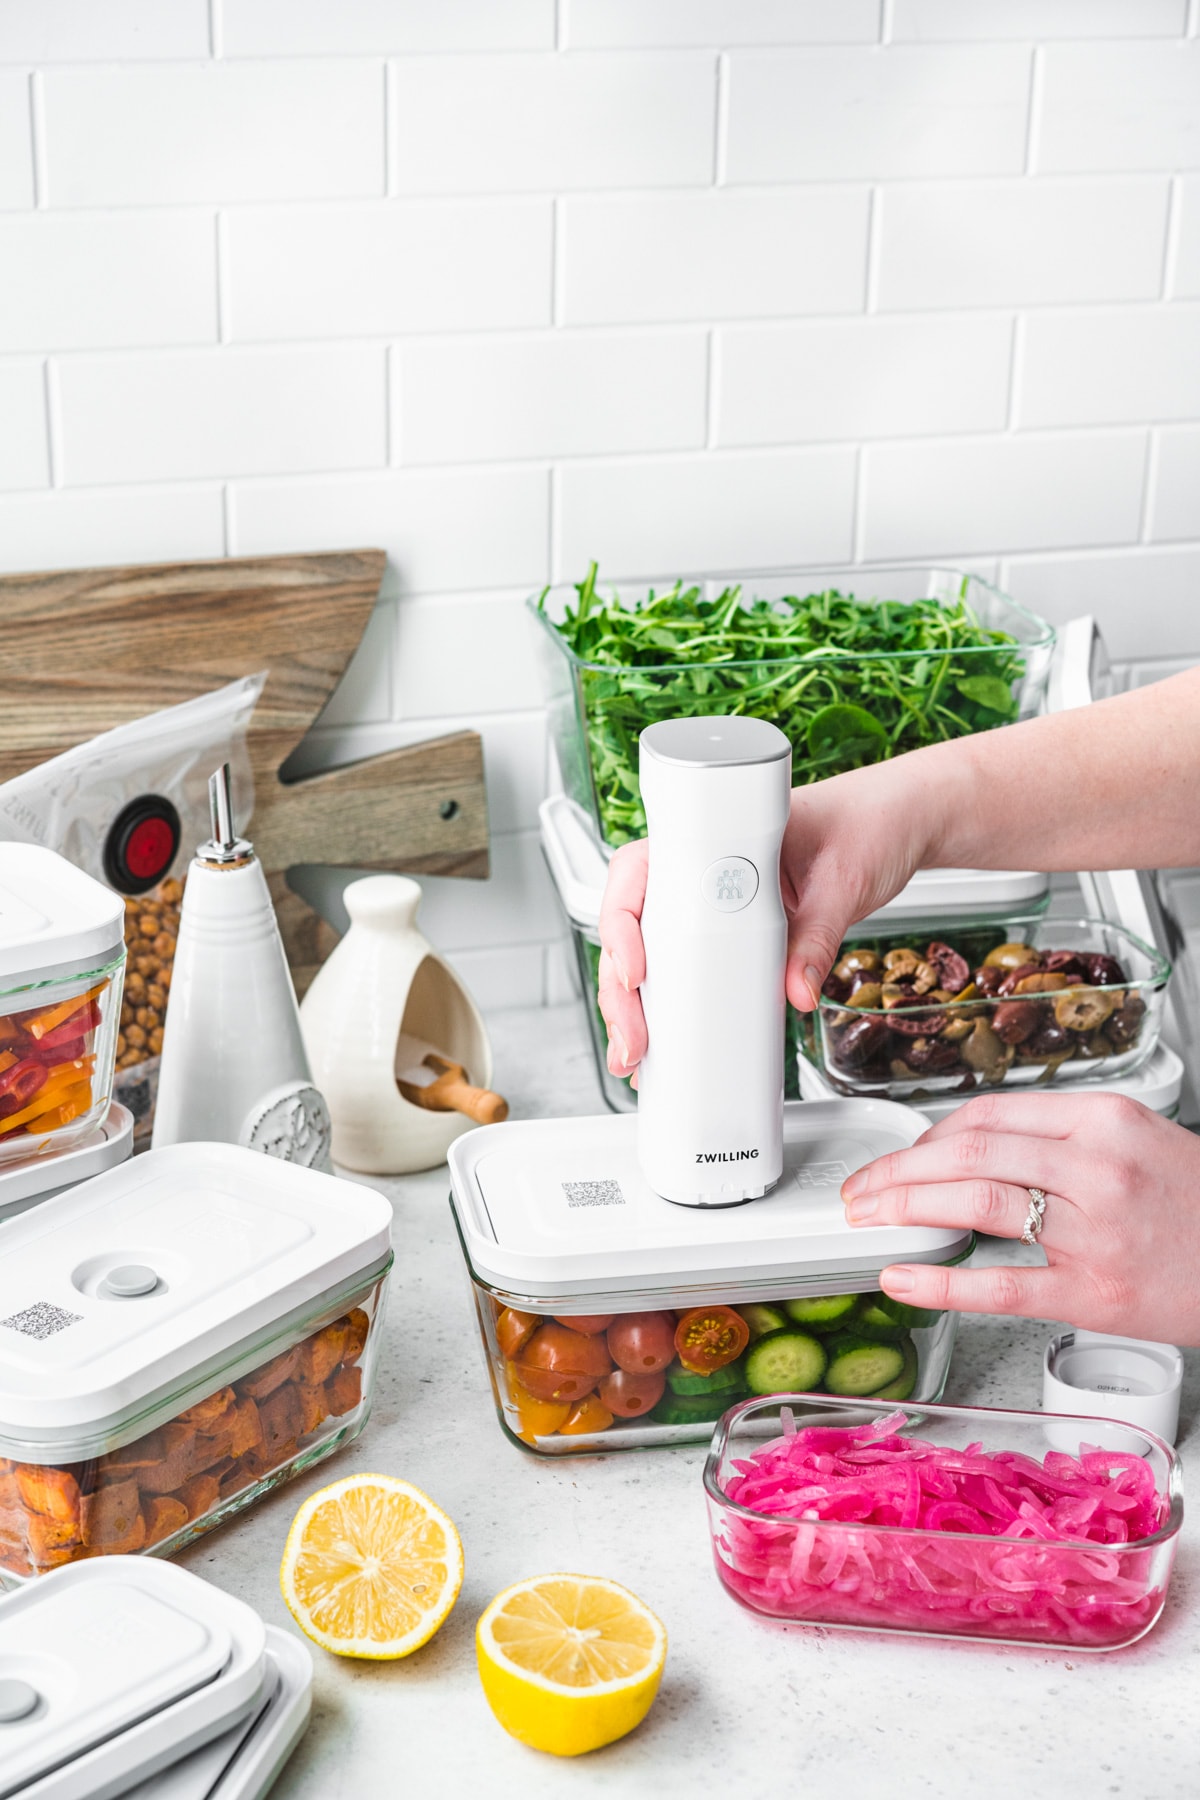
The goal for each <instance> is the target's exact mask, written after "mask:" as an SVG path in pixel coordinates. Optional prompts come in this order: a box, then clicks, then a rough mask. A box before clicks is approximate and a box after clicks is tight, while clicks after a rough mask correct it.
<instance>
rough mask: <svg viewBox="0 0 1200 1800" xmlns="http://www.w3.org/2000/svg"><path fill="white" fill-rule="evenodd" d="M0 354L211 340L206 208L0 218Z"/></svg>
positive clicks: (211, 263) (212, 250) (212, 256)
mask: <svg viewBox="0 0 1200 1800" xmlns="http://www.w3.org/2000/svg"><path fill="white" fill-rule="evenodd" d="M0 269H3V271H4V275H3V279H2V280H0V351H8V350H79V349H85V350H97V349H102V348H108V347H118V346H135V347H142V346H150V345H156V344H189V343H193V344H194V343H204V342H206V341H211V342H215V341H216V336H217V278H216V234H215V230H214V225H213V219H212V216H211V215H210V214H208V213H205V212H193V211H189V212H158V211H146V212H117V213H48V212H37V213H28V214H24V215H22V214H9V215H7V216H0Z"/></svg>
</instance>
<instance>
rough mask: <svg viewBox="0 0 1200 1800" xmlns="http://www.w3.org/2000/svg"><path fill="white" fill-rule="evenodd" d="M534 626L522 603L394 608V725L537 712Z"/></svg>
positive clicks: (445, 601)
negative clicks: (399, 720) (472, 715)
mask: <svg viewBox="0 0 1200 1800" xmlns="http://www.w3.org/2000/svg"><path fill="white" fill-rule="evenodd" d="M535 629H536V627H535V625H534V623H533V621H532V620H531V619H530V617H529V614H528V611H527V610H526V606H525V597H524V595H513V596H511V597H505V598H487V597H485V598H480V597H478V596H475V595H470V596H468V597H467V598H465V599H461V600H460V599H458V598H454V597H451V596H450V595H443V596H440V597H439V598H438V599H436V600H404V601H401V603H400V609H399V623H398V625H397V631H396V645H395V650H394V658H395V666H396V678H395V708H396V713H397V715H398V716H399V717H400V718H402V719H403V718H406V717H407V718H419V719H425V718H429V717H430V716H431V715H436V714H437V713H466V714H470V713H473V712H481V713H496V712H520V711H522V710H525V709H528V708H533V707H540V706H541V704H542V699H543V694H542V685H541V680H540V677H539V673H538V664H537V644H536V641H535V637H534V632H535Z"/></svg>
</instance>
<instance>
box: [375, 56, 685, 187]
mask: <svg viewBox="0 0 1200 1800" xmlns="http://www.w3.org/2000/svg"><path fill="white" fill-rule="evenodd" d="M395 74H396V81H395V95H396V111H397V120H396V128H395V133H394V139H395V145H394V154H395V159H396V160H395V180H396V184H397V186H398V188H399V190H400V191H401V192H404V193H427V194H434V193H453V192H464V191H466V192H470V191H476V192H488V193H496V192H500V191H503V190H509V191H512V192H519V191H528V190H529V189H543V190H546V191H553V190H555V189H559V190H563V189H569V188H610V187H611V188H617V187H669V186H674V185H685V184H688V183H696V184H703V183H707V182H708V181H710V180H711V178H712V167H713V145H714V137H715V129H716V108H715V94H716V62H715V59H714V58H713V57H712V56H711V55H709V54H706V53H704V52H701V51H696V50H680V51H673V52H664V51H655V50H649V51H640V52H633V51H631V52H628V53H626V54H611V55H610V54H607V53H604V52H597V53H591V52H583V53H580V54H579V55H577V56H576V55H572V56H556V55H549V56H537V55H534V56H509V57H505V58H503V59H502V60H500V61H497V60H496V59H494V58H492V57H482V56H454V57H428V58H423V57H412V58H408V59H406V60H404V61H402V62H398V63H396V64H395Z"/></svg>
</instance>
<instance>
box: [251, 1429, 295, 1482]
mask: <svg viewBox="0 0 1200 1800" xmlns="http://www.w3.org/2000/svg"><path fill="white" fill-rule="evenodd" d="M298 1448H299V1443H298V1440H297V1439H296V1438H294V1437H292V1438H284V1439H283V1440H282V1442H276V1443H273V1444H272V1445H270V1447H268V1446H267V1445H266V1444H265V1443H262V1444H260V1445H259V1446H258V1449H257V1450H247V1452H246V1454H245V1456H243V1458H242V1460H241V1462H240V1463H239V1464H238V1467H239V1468H244V1469H246V1470H247V1471H248V1472H249V1473H250V1475H251V1476H252V1478H253V1479H254V1480H255V1481H258V1480H259V1479H260V1478H261V1477H262V1476H263V1475H270V1474H272V1473H273V1472H274V1471H275V1470H276V1469H281V1468H282V1467H283V1465H284V1463H286V1462H290V1461H291V1459H292V1457H293V1456H295V1454H296V1451H297V1449H298Z"/></svg>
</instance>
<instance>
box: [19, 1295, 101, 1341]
mask: <svg viewBox="0 0 1200 1800" xmlns="http://www.w3.org/2000/svg"><path fill="white" fill-rule="evenodd" d="M82 1317H83V1314H82V1313H73V1312H65V1311H64V1310H63V1308H62V1307H61V1306H51V1304H50V1302H49V1301H48V1300H38V1301H36V1302H35V1304H34V1305H33V1306H27V1307H26V1308H25V1309H24V1311H23V1312H19V1313H14V1314H13V1315H12V1317H11V1319H0V1325H7V1327H8V1329H9V1330H10V1331H19V1332H20V1333H21V1336H22V1337H30V1338H48V1337H53V1336H54V1334H55V1332H56V1331H65V1330H66V1328H67V1326H68V1325H78V1323H79V1321H80V1319H82Z"/></svg>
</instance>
